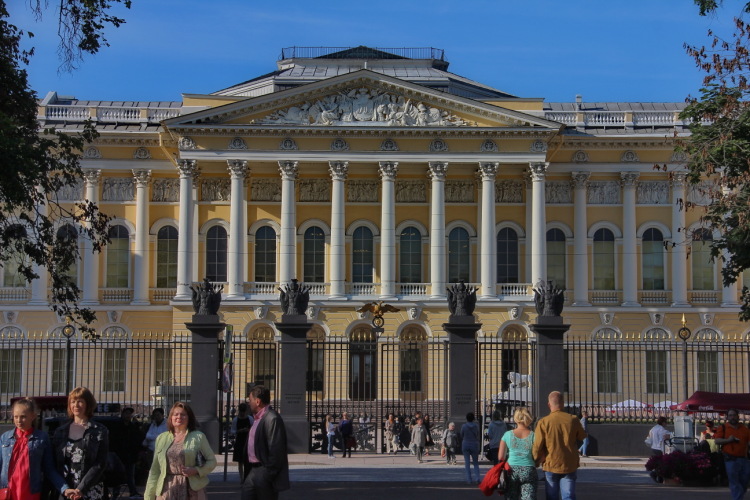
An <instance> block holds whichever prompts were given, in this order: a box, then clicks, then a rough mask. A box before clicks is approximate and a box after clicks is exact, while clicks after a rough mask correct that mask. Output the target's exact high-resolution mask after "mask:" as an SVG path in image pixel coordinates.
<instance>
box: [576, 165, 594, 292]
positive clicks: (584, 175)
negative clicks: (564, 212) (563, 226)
mask: <svg viewBox="0 0 750 500" xmlns="http://www.w3.org/2000/svg"><path fill="white" fill-rule="evenodd" d="M571 175H572V176H573V214H574V215H573V217H574V221H573V232H574V234H573V248H574V252H575V256H574V257H573V270H574V273H573V305H574V306H590V305H591V303H590V302H589V259H588V222H587V220H586V209H587V206H586V205H587V202H588V200H587V198H586V196H587V194H586V189H587V187H588V183H589V176H590V175H591V172H572V174H571Z"/></svg>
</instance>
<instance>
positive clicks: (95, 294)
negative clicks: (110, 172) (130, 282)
mask: <svg viewBox="0 0 750 500" xmlns="http://www.w3.org/2000/svg"><path fill="white" fill-rule="evenodd" d="M101 175H102V171H101V170H84V171H83V179H84V183H85V190H86V201H88V202H91V203H98V202H99V181H100V180H101ZM87 226H88V224H87ZM82 257H83V259H82V260H83V262H82V264H83V296H82V298H81V305H83V306H92V305H96V304H98V303H99V252H94V245H93V243H92V242H91V240H90V239H89V238H87V237H86V236H85V235H84V237H83V255H82Z"/></svg>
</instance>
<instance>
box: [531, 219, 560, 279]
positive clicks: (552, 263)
mask: <svg viewBox="0 0 750 500" xmlns="http://www.w3.org/2000/svg"><path fill="white" fill-rule="evenodd" d="M534 279H536V278H534ZM547 279H548V280H553V281H554V283H555V285H557V286H558V287H560V288H565V286H566V285H565V283H566V281H565V233H563V232H562V231H561V230H560V229H550V230H549V231H547Z"/></svg>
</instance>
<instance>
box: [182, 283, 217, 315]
mask: <svg viewBox="0 0 750 500" xmlns="http://www.w3.org/2000/svg"><path fill="white" fill-rule="evenodd" d="M190 290H192V292H193V311H195V314H201V315H206V314H211V315H213V314H216V313H217V312H218V311H219V306H220V305H221V292H222V291H223V290H224V285H218V284H217V285H212V284H211V282H210V281H208V278H204V279H203V283H202V284H201V285H199V286H191V287H190Z"/></svg>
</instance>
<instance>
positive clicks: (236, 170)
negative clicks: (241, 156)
mask: <svg viewBox="0 0 750 500" xmlns="http://www.w3.org/2000/svg"><path fill="white" fill-rule="evenodd" d="M227 170H228V171H229V175H230V176H231V177H232V179H244V178H245V176H247V174H249V173H250V169H249V168H247V162H246V161H245V160H227Z"/></svg>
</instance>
